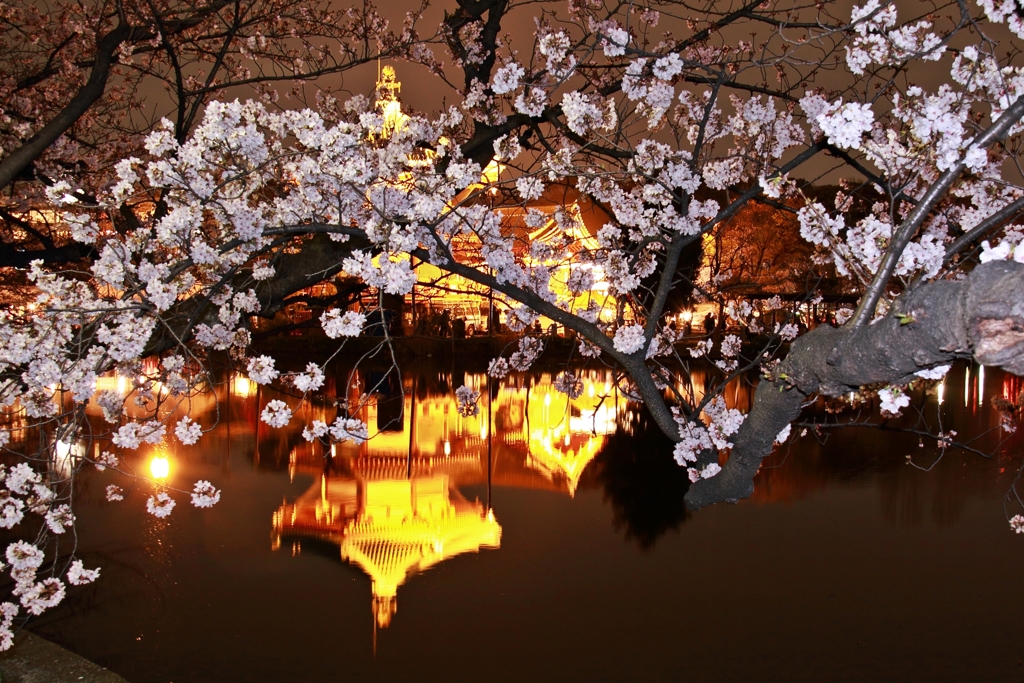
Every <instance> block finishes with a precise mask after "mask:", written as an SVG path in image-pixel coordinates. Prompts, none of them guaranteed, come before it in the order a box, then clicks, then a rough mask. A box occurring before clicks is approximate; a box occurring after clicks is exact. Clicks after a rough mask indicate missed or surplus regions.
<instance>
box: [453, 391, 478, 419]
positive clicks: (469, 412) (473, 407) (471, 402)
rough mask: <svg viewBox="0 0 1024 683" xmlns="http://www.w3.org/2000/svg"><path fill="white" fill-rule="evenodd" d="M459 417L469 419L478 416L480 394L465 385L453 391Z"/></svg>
mask: <svg viewBox="0 0 1024 683" xmlns="http://www.w3.org/2000/svg"><path fill="white" fill-rule="evenodd" d="M455 400H456V402H457V403H458V409H459V415H462V416H463V417H470V416H473V415H479V414H480V392H479V391H477V390H476V389H472V388H470V387H467V386H465V385H463V386H461V387H459V388H458V389H456V390H455Z"/></svg>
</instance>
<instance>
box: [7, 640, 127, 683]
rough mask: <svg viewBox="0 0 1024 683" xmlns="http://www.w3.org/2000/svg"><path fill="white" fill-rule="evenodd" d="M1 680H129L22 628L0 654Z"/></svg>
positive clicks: (23, 682)
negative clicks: (10, 644) (10, 645)
mask: <svg viewBox="0 0 1024 683" xmlns="http://www.w3.org/2000/svg"><path fill="white" fill-rule="evenodd" d="M0 683H128V682H127V681H126V680H125V679H123V678H121V677H120V676H118V675H117V674H115V673H113V672H112V671H108V670H107V669H104V668H103V667H102V666H99V665H98V664H93V663H92V662H90V661H89V660H88V659H85V658H84V657H79V656H78V655H76V654H74V653H73V652H69V651H68V650H65V649H64V648H62V647H60V646H59V645H55V644H54V643H51V642H50V641H48V640H45V639H43V638H40V637H39V636H36V635H32V634H31V633H29V632H28V631H22V632H21V633H19V634H18V635H17V637H16V638H15V639H14V647H12V648H11V649H10V650H8V651H7V652H4V653H0Z"/></svg>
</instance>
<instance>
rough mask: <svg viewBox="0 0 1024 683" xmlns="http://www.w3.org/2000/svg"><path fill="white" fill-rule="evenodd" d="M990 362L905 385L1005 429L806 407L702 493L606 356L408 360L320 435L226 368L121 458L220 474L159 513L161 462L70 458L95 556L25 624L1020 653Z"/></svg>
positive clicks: (585, 648)
mask: <svg viewBox="0 0 1024 683" xmlns="http://www.w3.org/2000/svg"><path fill="white" fill-rule="evenodd" d="M986 374H987V376H985V377H979V372H978V369H977V368H974V369H968V368H963V367H960V368H954V370H953V371H952V372H951V373H950V375H949V376H948V377H947V379H946V381H945V382H944V384H943V385H942V399H943V401H942V404H941V405H939V404H938V398H939V396H938V391H937V389H936V388H935V387H932V388H930V389H928V390H927V391H926V392H925V393H924V394H923V395H920V396H919V401H918V403H917V406H918V407H919V408H920V410H921V411H922V414H923V415H924V416H925V417H926V418H927V419H928V420H930V421H931V423H932V424H935V423H936V422H937V421H938V420H939V419H941V421H942V427H943V428H944V429H950V428H952V429H955V430H957V431H958V437H957V438H958V439H962V440H966V439H970V438H974V437H978V438H977V440H976V441H974V442H973V445H974V446H976V447H977V448H979V449H981V450H988V451H992V452H993V454H992V457H991V458H983V457H980V456H978V455H973V454H966V453H963V452H954V451H949V452H947V453H946V454H945V456H944V457H943V458H942V459H941V460H940V462H938V463H937V464H936V465H935V466H934V467H933V468H931V470H930V471H927V472H926V471H920V470H918V469H915V468H913V467H911V466H909V465H908V464H907V457H906V456H907V455H911V456H912V457H913V458H914V461H915V462H917V463H920V464H922V465H928V464H931V463H932V461H934V460H935V458H936V457H937V456H938V454H939V451H938V450H937V449H936V446H935V441H934V439H924V440H922V439H920V438H919V437H918V436H915V435H908V434H905V433H900V432H898V431H895V430H892V429H890V430H884V431H883V430H878V429H866V428H849V429H845V430H842V431H835V430H832V433H830V434H828V435H827V436H828V438H825V436H824V435H823V436H822V437H820V438H818V437H816V436H815V435H814V434H813V433H809V434H808V435H807V436H805V437H804V438H802V439H799V440H797V441H796V442H795V443H794V444H792V445H790V446H787V447H786V448H784V449H783V450H782V451H781V452H780V453H777V454H776V455H775V456H773V457H772V459H770V460H769V461H768V462H767V463H766V465H765V467H763V468H762V471H761V473H760V474H759V478H758V480H757V484H756V486H757V488H756V493H755V495H754V497H753V498H752V499H751V500H747V501H743V502H741V503H740V504H738V505H719V506H715V507H713V508H710V509H706V510H702V511H701V512H699V513H696V514H692V515H691V514H688V513H686V511H685V509H684V507H683V504H682V494H683V493H684V492H685V490H686V480H685V473H684V472H683V471H682V470H680V469H679V468H677V467H676V466H675V465H674V463H673V462H672V460H671V457H670V448H669V446H668V444H666V442H665V441H664V440H663V439H662V438H661V437H659V435H658V434H657V433H656V432H655V431H654V430H653V428H650V427H648V426H647V424H646V421H645V419H644V417H643V416H642V414H641V412H640V411H639V410H638V408H637V406H635V405H633V404H630V403H628V402H626V401H625V400H624V399H623V398H622V397H621V396H619V395H617V394H616V393H615V391H614V389H613V388H609V387H610V385H607V384H606V383H607V381H608V379H609V378H608V377H607V376H605V375H603V374H598V373H595V374H592V375H590V376H588V377H587V381H586V390H585V392H584V395H583V396H582V397H581V398H580V399H578V400H576V401H573V402H572V403H571V405H567V403H566V400H565V398H564V397H563V396H562V395H560V394H558V393H556V392H554V391H553V390H552V389H551V387H550V379H551V378H550V376H549V375H540V374H538V375H535V376H532V377H519V378H514V379H512V380H511V381H510V382H509V383H507V384H505V385H503V386H502V387H501V388H500V389H499V390H497V391H495V392H494V394H493V395H492V400H491V402H490V405H488V402H487V400H486V398H485V399H484V400H483V401H482V404H481V405H482V406H483V411H482V412H481V414H480V416H478V417H470V418H462V417H459V416H458V414H457V411H456V406H455V403H454V400H453V397H452V395H453V392H452V382H453V376H452V375H448V374H438V373H429V372H426V373H421V374H419V375H417V376H416V377H411V376H406V378H405V380H404V386H401V385H399V384H398V383H397V382H392V383H391V387H390V389H389V390H388V391H387V392H386V393H385V395H384V396H382V397H381V400H380V402H379V403H378V404H377V405H376V406H372V407H370V408H368V409H367V410H366V412H365V418H366V419H367V421H368V422H369V424H370V426H371V429H373V430H377V429H378V428H381V429H383V431H381V432H380V433H379V435H378V436H377V437H376V438H374V439H372V440H371V441H370V442H369V443H368V444H366V445H364V446H362V447H354V446H351V447H342V448H339V449H336V451H335V452H334V453H333V455H332V454H330V453H325V452H324V451H323V450H322V449H320V448H318V447H312V446H310V445H309V444H307V443H306V442H305V441H304V440H302V438H301V436H300V435H299V433H298V430H292V431H286V432H282V431H271V430H268V429H265V427H264V426H263V425H261V424H260V423H258V421H257V417H258V414H259V409H260V404H261V402H265V401H267V400H269V398H274V397H279V396H278V395H274V396H270V395H269V394H267V393H264V392H254V388H253V387H250V386H249V385H248V384H247V383H246V382H244V381H238V382H232V383H231V389H230V392H228V391H222V392H221V393H220V395H219V404H218V405H219V410H220V414H221V424H220V426H218V427H217V430H216V431H215V432H214V433H213V434H210V435H208V436H206V437H204V439H203V441H201V442H200V445H198V446H195V447H178V448H176V449H172V450H171V451H162V452H157V453H155V454H154V453H148V454H142V453H140V454H139V455H138V457H137V458H136V459H135V460H134V461H133V464H134V465H135V466H136V467H138V468H142V469H146V468H148V467H149V465H150V459H151V458H152V457H154V456H160V457H167V459H168V463H169V468H170V474H169V482H170V483H171V484H173V485H178V486H182V487H191V484H192V482H194V481H195V480H197V479H209V480H211V481H212V482H214V484H215V485H217V486H218V487H219V488H222V489H223V498H222V501H221V503H220V504H219V505H217V506H216V507H215V508H213V509H212V510H206V511H204V510H197V509H195V508H192V507H191V506H189V505H187V504H186V503H185V500H184V497H181V500H180V502H179V505H178V507H177V508H176V509H175V511H174V513H173V514H172V515H171V516H170V518H169V519H167V520H158V519H156V518H154V517H152V516H150V515H148V514H146V513H145V512H144V511H143V501H144V499H145V497H146V496H148V495H149V490H148V487H146V486H143V487H136V490H135V491H134V492H133V493H132V494H131V495H130V496H129V497H128V498H127V500H126V501H125V502H123V503H120V504H111V503H107V502H105V501H104V500H103V495H102V494H103V489H104V488H105V486H106V485H107V484H109V483H122V484H123V483H124V482H119V481H118V480H117V476H118V475H114V474H112V473H110V472H106V473H102V474H101V473H94V474H90V475H89V476H87V477H83V478H82V480H81V481H80V484H79V485H80V487H81V490H80V491H79V493H78V496H79V500H78V506H77V511H78V514H79V520H80V524H79V529H80V551H79V554H80V556H82V557H83V558H85V559H86V565H87V566H93V565H97V564H98V565H100V566H102V572H103V573H102V577H101V579H100V581H98V582H97V583H96V584H94V586H92V587H89V588H88V589H76V590H74V591H71V593H70V596H69V599H68V600H67V601H66V602H65V604H64V605H63V606H62V607H61V608H59V609H58V610H56V611H54V612H53V613H51V614H48V615H46V616H45V617H43V618H41V619H39V620H38V621H36V622H34V623H33V625H32V630H34V631H35V632H37V633H39V634H40V635H43V636H44V637H46V638H49V639H52V640H54V641H56V642H58V643H60V644H61V645H64V646H66V647H68V648H70V649H71V650H73V651H75V652H78V653H80V654H82V655H84V656H86V657H88V658H90V659H92V660H94V661H96V662H99V663H100V664H102V665H104V666H107V667H109V668H110V669H112V670H114V671H116V672H117V673H120V674H121V675H123V676H124V677H126V678H127V679H128V680H129V681H132V683H150V682H153V683H156V682H162V683H163V682H167V681H173V682H175V683H189V682H205V681H259V682H261V683H265V682H267V681H349V680H352V681H525V680H531V681H679V680H696V681H778V680H815V681H818V680H832V681H868V680H870V681H881V680H886V681H914V680H921V681H926V680H927V681H935V680H956V681H966V680H973V681H981V680H1019V679H1020V678H1022V677H1024V638H1021V635H1020V632H1021V628H1020V627H1021V617H1022V614H1024V536H1018V535H1015V534H1013V533H1011V531H1010V530H1009V527H1008V525H1007V523H1006V519H1005V517H1004V512H1003V508H1002V499H1003V496H1004V494H1005V493H1006V491H1007V490H1008V488H1009V487H1010V485H1011V483H1012V480H1013V478H1014V476H1015V475H1016V471H1017V468H1018V467H1019V465H1020V462H1021V459H1022V456H1024V454H1022V444H1021V439H1020V436H1019V434H1018V435H1017V436H1015V437H1012V438H1011V439H1010V440H1009V441H1005V442H1003V443H1002V445H998V446H997V441H998V434H997V431H998V430H997V426H998V421H999V417H998V415H997V414H995V412H994V411H993V410H991V409H990V408H989V400H990V398H991V397H992V396H993V395H1006V396H1016V392H1019V391H1020V389H1021V384H1020V381H1019V380H1017V379H1016V378H1011V377H1006V376H1003V375H999V374H997V373H994V372H992V371H988V372H987V373H986ZM378 379H379V378H375V377H373V376H370V375H365V376H363V377H362V378H361V380H362V381H363V382H364V385H365V383H367V382H369V383H375V382H376V381H378ZM454 381H455V382H456V383H461V382H467V383H469V384H473V385H477V386H480V385H481V383H482V382H483V381H484V380H483V378H482V376H481V375H473V374H466V375H463V374H461V373H460V374H458V375H456V376H455V377H454ZM698 384H700V382H698ZM482 388H483V389H484V393H485V394H486V393H487V392H486V387H482ZM403 389H404V391H403ZM403 394H404V395H405V398H404V399H403V398H402V396H403ZM728 398H729V401H730V403H731V404H734V405H735V404H738V405H741V406H743V405H744V404H745V403H746V402H747V401H749V392H748V390H747V389H745V388H744V387H742V386H737V387H736V388H735V389H733V390H730V392H729V396H728ZM216 408H217V406H216V405H215V404H214V401H213V398H212V397H210V400H209V401H208V403H207V404H206V405H198V406H197V412H199V413H200V414H201V415H202V416H203V417H202V418H201V421H202V422H204V423H206V424H208V423H210V422H212V417H213V411H214V410H215V409H216ZM866 410H870V406H868V407H867V408H866ZM876 411H877V409H876ZM332 416H333V413H330V412H329V411H327V410H325V409H320V408H315V407H307V408H304V409H302V410H301V411H300V412H299V414H298V418H301V419H298V418H297V419H295V420H294V421H293V423H294V424H296V425H298V423H299V422H301V421H304V420H308V419H313V418H316V417H321V418H324V417H327V418H330V417H332ZM489 425H490V426H489ZM979 435H980V436H979Z"/></svg>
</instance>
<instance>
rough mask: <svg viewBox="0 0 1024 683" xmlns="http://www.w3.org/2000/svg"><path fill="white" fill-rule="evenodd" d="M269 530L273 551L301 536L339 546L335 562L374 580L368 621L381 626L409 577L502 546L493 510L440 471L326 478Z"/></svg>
mask: <svg viewBox="0 0 1024 683" xmlns="http://www.w3.org/2000/svg"><path fill="white" fill-rule="evenodd" d="M370 476H371V477H372V476H373V475H372V474H371V475H370ZM273 529H274V531H273V541H272V545H273V547H274V549H275V550H276V549H278V548H280V547H281V545H282V542H283V543H286V544H287V543H290V542H293V541H295V540H297V539H302V538H314V539H317V540H321V541H327V542H330V543H332V544H335V545H337V546H338V547H339V549H340V552H341V559H342V560H345V561H347V562H350V563H352V564H354V565H356V566H357V567H359V568H360V569H362V570H363V572H365V573H366V575H367V576H369V577H370V579H371V580H372V582H373V584H372V591H373V612H374V617H375V619H376V623H377V625H378V626H380V627H382V628H384V627H387V626H388V625H389V624H390V623H391V617H392V616H393V615H394V613H395V611H396V609H397V608H398V603H397V594H398V587H399V586H401V585H402V584H403V583H405V581H406V580H407V579H408V578H409V577H410V576H411V575H413V574H415V573H417V572H421V571H424V570H426V569H428V568H430V567H431V566H433V565H435V564H437V563H438V562H441V561H443V560H446V559H448V558H451V557H455V556H456V555H460V554H462V553H467V552H477V551H479V550H480V549H481V548H497V547H498V546H499V545H500V543H501V527H500V526H499V525H498V522H497V521H496V520H495V519H494V513H493V512H492V511H489V510H485V509H484V507H483V505H481V504H480V503H479V502H475V503H469V502H467V501H466V500H465V499H464V498H463V497H462V496H461V495H460V494H459V493H458V491H455V490H452V489H450V488H449V478H448V476H447V475H445V474H437V475H434V476H417V477H413V478H411V479H399V478H365V477H363V476H359V475H355V476H353V477H352V478H347V477H328V476H327V474H326V473H325V474H323V475H322V476H321V477H320V480H319V481H318V482H316V483H315V484H314V485H313V486H311V487H310V488H309V490H308V491H306V493H304V494H303V495H302V496H300V497H299V498H298V499H297V500H296V501H295V502H294V503H291V504H283V505H281V507H280V508H279V509H278V510H277V512H275V513H274V518H273ZM296 547H297V548H301V546H293V548H296Z"/></svg>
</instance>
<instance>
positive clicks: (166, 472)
mask: <svg viewBox="0 0 1024 683" xmlns="http://www.w3.org/2000/svg"><path fill="white" fill-rule="evenodd" d="M149 473H150V474H152V475H153V478H154V479H166V478H167V477H169V476H170V474H171V462H170V460H168V458H167V456H165V455H154V456H153V458H152V459H151V460H150V461H149Z"/></svg>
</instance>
